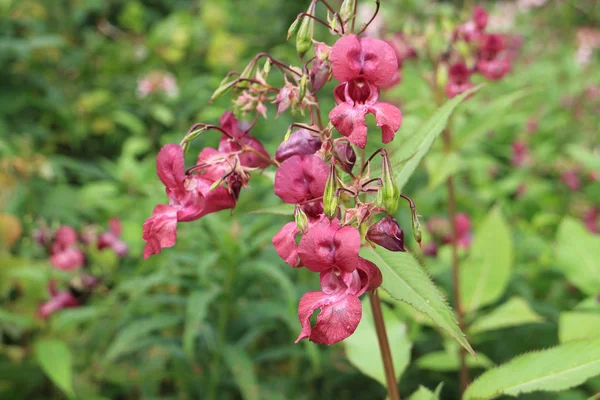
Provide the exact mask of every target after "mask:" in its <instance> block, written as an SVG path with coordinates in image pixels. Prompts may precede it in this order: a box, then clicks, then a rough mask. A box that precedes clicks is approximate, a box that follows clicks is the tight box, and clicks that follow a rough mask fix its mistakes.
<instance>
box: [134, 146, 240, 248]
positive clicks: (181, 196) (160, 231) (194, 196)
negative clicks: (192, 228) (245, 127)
mask: <svg viewBox="0 0 600 400" xmlns="http://www.w3.org/2000/svg"><path fill="white" fill-rule="evenodd" d="M213 172H214V171H213ZM156 173H157V175H158V177H159V178H160V180H161V181H162V183H163V184H164V185H165V186H166V192H167V196H168V198H169V205H163V204H159V205H158V206H156V207H155V208H154V212H153V213H152V217H150V218H148V219H147V220H146V222H145V223H144V229H143V231H144V232H143V236H142V237H143V239H144V241H146V247H145V248H144V258H148V257H150V256H151V255H152V254H158V253H160V251H161V249H162V248H164V247H172V246H173V245H174V244H175V241H176V239H177V234H176V231H177V222H188V221H194V220H197V219H199V218H201V217H203V216H204V215H207V214H210V213H212V212H216V211H220V210H224V209H226V208H233V207H234V206H235V199H234V198H233V197H232V195H231V194H230V193H229V192H228V191H227V189H226V188H224V187H217V188H215V189H213V190H210V187H211V185H212V184H213V183H214V180H211V179H208V178H206V177H204V176H202V175H186V173H185V161H184V158H183V149H182V148H181V146H179V145H177V144H167V145H165V146H163V148H162V149H161V150H160V152H159V153H158V156H157V158H156Z"/></svg>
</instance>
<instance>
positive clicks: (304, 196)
mask: <svg viewBox="0 0 600 400" xmlns="http://www.w3.org/2000/svg"><path fill="white" fill-rule="evenodd" d="M328 175H329V167H327V164H325V161H323V160H322V159H321V158H319V157H317V156H315V155H312V154H310V155H304V156H292V157H290V158H288V159H287V160H285V161H284V162H282V163H281V165H280V166H279V168H278V169H277V172H276V173H275V186H274V190H275V194H276V195H277V196H279V197H280V198H281V200H283V201H285V202H286V203H288V204H298V203H302V202H305V201H307V200H312V199H316V198H318V197H321V196H323V192H324V191H325V183H326V182H327V176H328Z"/></svg>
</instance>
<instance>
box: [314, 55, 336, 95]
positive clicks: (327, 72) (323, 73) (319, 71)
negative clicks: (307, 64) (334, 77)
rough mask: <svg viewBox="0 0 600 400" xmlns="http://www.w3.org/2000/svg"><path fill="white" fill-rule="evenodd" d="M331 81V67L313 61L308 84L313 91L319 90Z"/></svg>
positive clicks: (322, 62)
mask: <svg viewBox="0 0 600 400" xmlns="http://www.w3.org/2000/svg"><path fill="white" fill-rule="evenodd" d="M330 79H331V67H330V66H329V63H327V62H326V61H318V60H317V61H315V62H314V63H313V66H312V67H311V69H310V83H311V86H312V89H313V90H315V91H316V90H319V89H321V88H322V87H323V86H325V84H326V83H327V82H328V81H329V80H330Z"/></svg>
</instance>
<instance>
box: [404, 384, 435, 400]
mask: <svg viewBox="0 0 600 400" xmlns="http://www.w3.org/2000/svg"><path fill="white" fill-rule="evenodd" d="M441 388H442V383H440V384H439V385H438V387H437V389H436V393H434V392H432V391H431V390H429V389H427V388H426V387H425V386H419V388H418V389H417V391H416V392H414V393H413V394H411V395H410V397H409V398H408V400H439V398H440V397H439V393H437V392H438V390H439V389H441Z"/></svg>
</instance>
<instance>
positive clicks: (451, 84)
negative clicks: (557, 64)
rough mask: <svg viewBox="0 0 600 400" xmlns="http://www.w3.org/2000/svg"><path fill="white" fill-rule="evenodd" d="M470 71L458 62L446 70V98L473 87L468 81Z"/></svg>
mask: <svg viewBox="0 0 600 400" xmlns="http://www.w3.org/2000/svg"><path fill="white" fill-rule="evenodd" d="M470 76H471V71H469V68H467V66H466V65H465V63H463V62H460V63H456V64H452V65H451V66H450V68H449V69H448V83H447V84H446V88H445V91H446V96H448V97H449V98H453V97H455V96H458V95H459V94H461V93H464V92H466V91H467V90H469V89H471V88H472V87H473V84H472V83H471V81H470Z"/></svg>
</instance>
